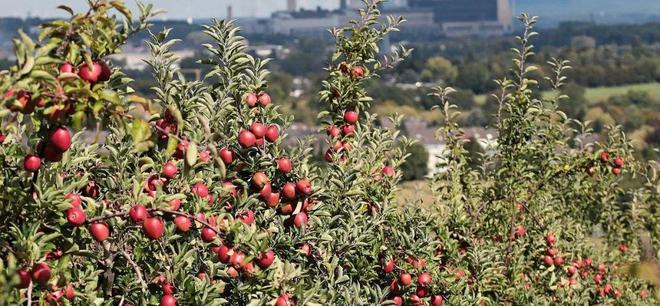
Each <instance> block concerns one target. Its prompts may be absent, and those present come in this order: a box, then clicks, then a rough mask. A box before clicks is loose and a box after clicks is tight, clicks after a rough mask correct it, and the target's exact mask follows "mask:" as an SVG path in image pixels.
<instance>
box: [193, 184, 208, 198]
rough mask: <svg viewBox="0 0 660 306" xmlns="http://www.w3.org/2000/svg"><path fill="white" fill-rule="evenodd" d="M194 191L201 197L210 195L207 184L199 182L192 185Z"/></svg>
mask: <svg viewBox="0 0 660 306" xmlns="http://www.w3.org/2000/svg"><path fill="white" fill-rule="evenodd" d="M191 190H192V192H193V193H194V194H195V195H196V196H198V197H200V198H206V197H207V196H208V195H209V188H208V187H206V184H204V183H202V182H199V183H197V184H195V185H193V187H192V189H191Z"/></svg>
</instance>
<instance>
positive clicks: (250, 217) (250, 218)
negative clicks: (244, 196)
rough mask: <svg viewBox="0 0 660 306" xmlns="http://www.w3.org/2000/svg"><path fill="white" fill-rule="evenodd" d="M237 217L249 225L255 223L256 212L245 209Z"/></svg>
mask: <svg viewBox="0 0 660 306" xmlns="http://www.w3.org/2000/svg"><path fill="white" fill-rule="evenodd" d="M237 219H238V220H239V221H241V222H243V223H245V224H247V225H250V224H252V223H254V212H253V211H251V210H248V211H245V212H243V213H241V214H240V215H238V216H237Z"/></svg>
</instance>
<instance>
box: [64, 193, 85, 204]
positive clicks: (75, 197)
mask: <svg viewBox="0 0 660 306" xmlns="http://www.w3.org/2000/svg"><path fill="white" fill-rule="evenodd" d="M64 199H65V200H69V201H70V202H71V207H81V205H82V200H81V199H80V195H78V194H75V193H69V194H67V195H66V196H65V197H64Z"/></svg>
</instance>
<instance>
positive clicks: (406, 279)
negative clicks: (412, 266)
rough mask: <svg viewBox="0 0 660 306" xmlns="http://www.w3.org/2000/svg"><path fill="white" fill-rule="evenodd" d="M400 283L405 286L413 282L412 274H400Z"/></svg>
mask: <svg viewBox="0 0 660 306" xmlns="http://www.w3.org/2000/svg"><path fill="white" fill-rule="evenodd" d="M399 283H400V284H401V285H403V286H408V285H410V284H411V283H412V276H410V274H408V273H405V272H403V273H401V274H400V275H399Z"/></svg>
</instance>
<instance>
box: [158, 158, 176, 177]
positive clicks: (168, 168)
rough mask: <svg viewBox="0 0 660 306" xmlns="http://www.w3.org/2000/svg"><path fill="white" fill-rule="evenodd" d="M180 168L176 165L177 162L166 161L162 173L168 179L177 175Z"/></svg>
mask: <svg viewBox="0 0 660 306" xmlns="http://www.w3.org/2000/svg"><path fill="white" fill-rule="evenodd" d="M178 171H179V169H178V168H177V167H176V164H174V163H173V162H166V163H165V164H164V165H163V170H162V171H161V174H162V175H163V176H164V177H165V178H168V179H173V178H174V177H176V174H177V172H178Z"/></svg>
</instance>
